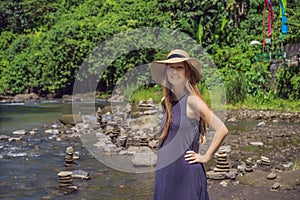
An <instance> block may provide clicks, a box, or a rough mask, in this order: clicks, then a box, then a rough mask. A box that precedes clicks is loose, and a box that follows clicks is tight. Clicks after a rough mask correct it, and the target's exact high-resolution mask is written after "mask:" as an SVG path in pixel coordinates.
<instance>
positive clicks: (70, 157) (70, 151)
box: [65, 147, 76, 167]
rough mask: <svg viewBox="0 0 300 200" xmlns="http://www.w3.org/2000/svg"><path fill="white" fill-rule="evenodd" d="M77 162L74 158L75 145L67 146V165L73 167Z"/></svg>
mask: <svg viewBox="0 0 300 200" xmlns="http://www.w3.org/2000/svg"><path fill="white" fill-rule="evenodd" d="M75 164H76V163H75V162H74V158H73V147H67V150H66V156H65V166H66V167H72V166H74V165H75Z"/></svg>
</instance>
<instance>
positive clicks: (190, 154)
mask: <svg viewBox="0 0 300 200" xmlns="http://www.w3.org/2000/svg"><path fill="white" fill-rule="evenodd" d="M184 157H185V160H186V161H187V162H188V163H189V164H194V163H204V164H205V163H207V162H208V161H209V160H210V158H207V157H206V156H204V155H201V154H199V153H196V152H195V151H187V152H186V154H185V156H184Z"/></svg>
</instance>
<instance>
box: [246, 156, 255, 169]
mask: <svg viewBox="0 0 300 200" xmlns="http://www.w3.org/2000/svg"><path fill="white" fill-rule="evenodd" d="M253 169H254V163H253V160H252V158H247V159H246V168H245V172H253Z"/></svg>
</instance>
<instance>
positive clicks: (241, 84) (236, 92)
mask: <svg viewBox="0 0 300 200" xmlns="http://www.w3.org/2000/svg"><path fill="white" fill-rule="evenodd" d="M228 75H229V77H228V79H227V80H226V81H225V88H226V98H227V101H228V103H231V104H236V103H238V102H243V101H244V99H245V97H246V82H245V75H244V74H243V73H242V72H241V71H235V70H231V71H228Z"/></svg>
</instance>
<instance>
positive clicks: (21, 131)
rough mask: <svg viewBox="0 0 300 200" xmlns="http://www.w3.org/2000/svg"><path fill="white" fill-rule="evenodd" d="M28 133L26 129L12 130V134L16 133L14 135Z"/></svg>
mask: <svg viewBox="0 0 300 200" xmlns="http://www.w3.org/2000/svg"><path fill="white" fill-rule="evenodd" d="M26 133H27V132H26V130H24V129H22V130H17V131H14V132H12V134H14V135H25V134H26Z"/></svg>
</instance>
